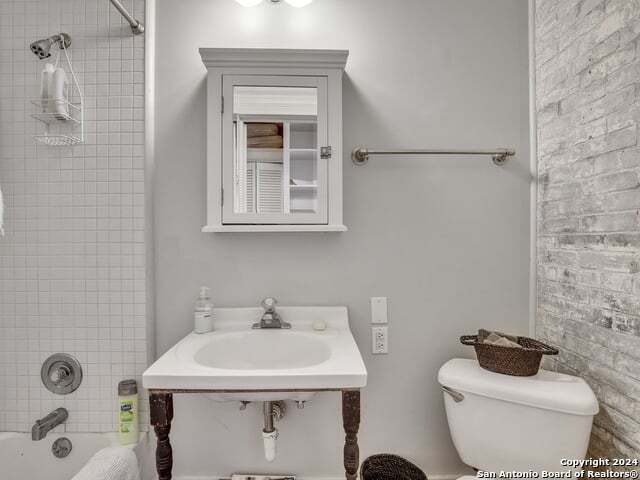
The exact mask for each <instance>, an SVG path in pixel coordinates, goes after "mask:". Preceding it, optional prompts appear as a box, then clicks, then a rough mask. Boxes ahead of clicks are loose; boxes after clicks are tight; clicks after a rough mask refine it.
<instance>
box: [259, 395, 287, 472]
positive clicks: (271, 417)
mask: <svg viewBox="0 0 640 480" xmlns="http://www.w3.org/2000/svg"><path fill="white" fill-rule="evenodd" d="M283 407H284V405H281V404H280V402H264V404H263V411H264V429H263V430H262V441H263V443H264V457H265V458H266V459H267V462H273V461H274V460H275V458H276V440H277V439H278V430H277V429H276V428H275V426H274V424H275V422H276V420H279V419H280V418H282V416H283V415H284V408H283Z"/></svg>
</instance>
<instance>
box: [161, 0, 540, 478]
mask: <svg viewBox="0 0 640 480" xmlns="http://www.w3.org/2000/svg"><path fill="white" fill-rule="evenodd" d="M157 22H158V24H157V30H158V41H157V144H156V146H157V156H156V166H157V171H156V174H157V177H156V182H155V188H156V190H155V202H156V203H155V228H156V236H155V238H156V245H155V248H156V256H157V274H156V289H157V291H156V294H157V305H156V307H157V342H158V354H161V353H162V352H164V351H166V350H167V349H168V348H169V347H171V346H172V345H173V344H174V343H175V342H176V341H178V340H179V339H180V338H181V337H183V336H184V335H185V334H187V333H188V332H189V331H190V329H191V328H192V303H193V301H194V298H195V296H196V294H197V291H198V286H199V285H201V284H206V285H209V286H211V287H212V289H213V294H214V299H215V301H216V303H217V304H218V305H220V306H246V305H257V304H258V302H259V301H260V299H261V298H262V297H265V296H268V295H272V296H275V297H277V298H278V299H279V300H280V301H281V303H282V304H292V305H308V304H321V305H347V306H348V307H349V311H350V316H351V324H352V330H353V333H354V335H355V337H356V340H357V342H358V344H359V346H360V348H361V350H362V352H363V355H364V358H365V362H366V364H367V367H368V369H369V375H370V377H369V385H368V387H367V388H366V389H365V390H364V392H363V424H362V428H361V435H360V440H361V453H362V456H363V458H364V456H366V455H369V454H372V453H376V452H397V453H400V454H402V455H405V456H407V457H408V458H410V459H412V460H414V461H416V462H417V463H418V464H419V465H421V466H422V467H423V468H424V469H425V470H426V471H427V472H429V473H434V474H436V473H437V474H447V473H457V472H460V471H461V470H462V468H463V467H462V466H461V464H460V462H459V460H458V457H457V455H456V453H455V451H454V449H453V446H452V444H451V440H450V437H449V432H448V427H447V423H446V418H445V415H444V409H443V402H442V398H441V394H440V391H439V389H438V385H437V383H436V374H437V371H438V368H439V367H440V365H442V364H443V363H444V362H445V361H446V360H448V359H449V358H452V357H455V356H461V355H471V354H472V352H471V351H469V350H465V349H464V348H462V347H461V346H460V345H459V343H458V340H457V337H458V336H459V335H461V334H464V333H469V332H473V331H474V330H476V329H477V328H478V327H480V326H484V327H494V328H499V329H504V330H509V331H514V332H519V333H525V332H526V331H527V325H528V318H527V317H528V256H529V218H530V217H529V184H530V174H529V155H528V152H529V143H528V137H529V132H528V100H527V94H528V90H527V88H528V87H527V85H528V82H527V75H528V71H527V69H528V60H527V57H528V55H527V2H524V1H521V0H438V1H436V0H429V1H424V0H404V1H401V2H388V1H382V0H350V1H344V0H316V2H315V3H313V4H312V5H311V6H309V7H306V8H303V9H294V8H291V7H288V6H286V5H281V6H271V5H269V4H268V2H267V3H265V4H263V5H261V6H259V7H255V8H251V9H246V8H243V7H240V6H239V5H237V4H236V2H234V1H233V0H215V1H214V0H183V1H180V2H176V1H175V0H158V4H157ZM202 46H209V47H214V46H217V47H289V48H347V49H349V50H350V51H351V55H350V59H349V62H348V65H347V75H346V78H345V80H344V124H345V128H344V149H345V152H349V151H351V149H352V148H353V147H354V146H356V145H365V146H382V147H385V146H387V147H405V148H410V147H442V146H444V147H452V148H465V147H486V148H489V147H499V146H513V147H515V148H516V149H517V151H518V156H517V158H516V159H515V160H514V161H512V162H511V163H510V164H509V165H508V166H506V167H504V168H497V167H495V166H493V165H492V164H491V161H490V160H489V159H486V158H456V157H449V158H446V157H445V158H433V157H432V158H387V159H374V160H372V161H371V163H370V164H369V165H368V166H366V167H354V166H353V165H352V164H351V162H350V161H349V160H348V159H346V158H345V166H344V177H345V179H344V191H345V205H344V213H345V222H346V224H347V226H348V227H349V231H348V232H346V233H343V234H335V233H334V234H203V233H200V227H201V226H202V225H203V223H204V219H205V184H204V173H205V141H206V139H205V74H206V71H205V68H204V66H203V65H202V64H201V62H200V58H199V55H198V51H197V49H198V47H202ZM380 295H383V296H388V297H389V302H390V350H391V352H390V354H389V355H388V356H377V357H373V356H371V355H370V353H369V352H370V328H369V320H370V319H369V316H370V312H369V297H371V296H380ZM339 408H340V406H339V399H338V395H336V394H323V395H320V396H318V397H317V399H315V400H314V401H313V402H312V403H311V404H310V405H309V406H308V407H307V408H306V409H305V410H302V411H299V410H295V408H292V409H290V412H289V414H288V416H287V417H286V419H285V420H284V421H283V422H282V423H281V425H280V432H281V436H280V440H279V457H278V459H277V461H276V462H275V463H274V464H272V465H268V464H267V463H266V462H265V461H264V459H263V455H262V445H261V437H260V430H261V419H260V415H259V413H258V409H257V408H256V406H252V407H250V408H249V409H248V410H247V411H245V412H239V411H238V409H237V405H233V404H230V405H220V404H214V403H211V402H209V401H208V400H207V399H204V398H190V399H187V398H184V397H179V398H177V399H176V417H175V423H174V433H173V439H174V446H175V450H174V452H175V459H176V462H175V465H176V466H175V471H176V472H177V473H178V474H190V475H196V474H200V475H204V474H209V475H211V474H215V473H220V474H228V473H230V472H232V471H240V470H241V471H251V470H259V471H270V472H274V471H280V472H283V471H293V472H296V473H299V474H305V475H308V476H309V475H313V476H339V475H340V473H341V472H342V468H341V450H342V439H343V434H342V430H341V425H340V415H339Z"/></svg>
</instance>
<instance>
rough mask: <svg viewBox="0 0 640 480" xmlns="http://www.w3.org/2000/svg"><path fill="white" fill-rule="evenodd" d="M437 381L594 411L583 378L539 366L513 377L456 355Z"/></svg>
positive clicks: (509, 398) (559, 408)
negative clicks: (531, 373) (535, 370)
mask: <svg viewBox="0 0 640 480" xmlns="http://www.w3.org/2000/svg"><path fill="white" fill-rule="evenodd" d="M438 381H439V382H440V385H442V386H445V387H449V388H452V389H454V390H457V391H459V392H462V393H463V394H464V393H472V394H475V395H480V396H483V397H488V398H494V399H496V400H502V401H503V402H510V403H518V404H521V405H528V406H530V407H537V408H543V409H545V410H553V411H555V412H563V413H570V414H573V415H595V414H596V413H598V401H597V400H596V396H595V395H594V394H593V391H592V390H591V387H589V385H588V384H587V382H585V381H584V380H583V379H582V378H579V377H574V376H571V375H566V374H563V373H557V372H548V371H546V370H540V371H539V372H538V374H537V375H534V376H532V377H513V376H510V375H501V374H500V373H494V372H490V371H489V370H485V369H484V368H481V367H480V365H479V364H478V362H477V361H476V360H467V359H462V358H455V359H453V360H449V361H448V362H447V363H445V364H444V365H443V366H442V368H440V371H439V372H438Z"/></svg>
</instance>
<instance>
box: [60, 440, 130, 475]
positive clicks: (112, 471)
mask: <svg viewBox="0 0 640 480" xmlns="http://www.w3.org/2000/svg"><path fill="white" fill-rule="evenodd" d="M71 480H140V470H139V468H138V458H137V457H136V454H135V452H134V451H133V450H132V449H130V448H125V447H107V448H103V449H102V450H100V451H99V452H98V453H96V454H95V455H94V456H93V457H91V460H89V461H88V462H87V464H86V465H85V466H84V467H82V470H80V471H79V472H78V473H77V474H76V475H75V476H74V477H73V478H72V479H71Z"/></svg>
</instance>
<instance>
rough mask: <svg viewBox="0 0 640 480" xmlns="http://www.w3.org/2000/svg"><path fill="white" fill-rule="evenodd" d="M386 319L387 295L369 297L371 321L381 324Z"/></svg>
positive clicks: (387, 318)
mask: <svg viewBox="0 0 640 480" xmlns="http://www.w3.org/2000/svg"><path fill="white" fill-rule="evenodd" d="M388 321H389V314H388V309H387V297H371V323H374V324H381V323H387V322H388Z"/></svg>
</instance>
